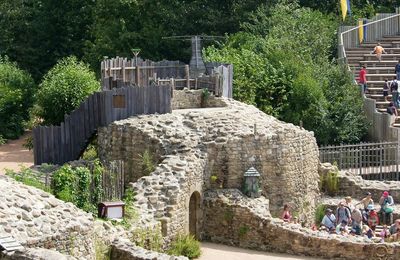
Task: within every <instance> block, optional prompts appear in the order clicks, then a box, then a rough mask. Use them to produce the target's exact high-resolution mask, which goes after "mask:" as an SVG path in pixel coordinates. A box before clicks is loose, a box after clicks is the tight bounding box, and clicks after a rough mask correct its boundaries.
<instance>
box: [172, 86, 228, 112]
mask: <svg viewBox="0 0 400 260" xmlns="http://www.w3.org/2000/svg"><path fill="white" fill-rule="evenodd" d="M202 95H203V90H202V89H199V90H188V89H184V90H175V91H173V93H172V109H173V110H175V109H188V108H201V107H202V102H201V101H202ZM226 105H227V104H226V103H225V102H224V101H223V100H222V99H220V98H216V97H215V96H213V95H210V96H209V97H208V98H207V99H206V100H205V101H203V106H205V107H225V106H226Z"/></svg>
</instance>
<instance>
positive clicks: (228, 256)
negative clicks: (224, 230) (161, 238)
mask: <svg viewBox="0 0 400 260" xmlns="http://www.w3.org/2000/svg"><path fill="white" fill-rule="evenodd" d="M201 253H202V255H201V256H200V258H199V260H222V259H225V260H284V259H287V260H317V259H321V258H312V257H306V256H293V255H288V254H275V253H267V252H261V251H255V250H249V249H243V248H237V247H231V246H225V245H220V244H213V243H206V242H202V243H201Z"/></svg>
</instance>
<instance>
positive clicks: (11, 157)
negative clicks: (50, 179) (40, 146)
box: [0, 132, 33, 174]
mask: <svg viewBox="0 0 400 260" xmlns="http://www.w3.org/2000/svg"><path fill="white" fill-rule="evenodd" d="M29 135H30V133H29V132H28V133H26V134H24V135H23V136H21V137H20V138H19V139H18V140H12V141H8V142H7V143H6V144H4V145H0V174H4V173H5V170H4V169H11V170H19V169H20V168H21V165H24V166H26V167H30V166H32V165H33V151H29V150H28V149H26V148H24V147H23V146H22V144H23V143H24V142H25V138H27V137H28V136H29Z"/></svg>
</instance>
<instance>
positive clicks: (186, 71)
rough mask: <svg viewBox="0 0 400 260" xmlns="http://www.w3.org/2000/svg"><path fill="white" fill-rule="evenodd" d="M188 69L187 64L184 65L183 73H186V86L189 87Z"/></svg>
mask: <svg viewBox="0 0 400 260" xmlns="http://www.w3.org/2000/svg"><path fill="white" fill-rule="evenodd" d="M189 73H190V71H189V65H185V74H186V87H187V88H188V89H190V74H189Z"/></svg>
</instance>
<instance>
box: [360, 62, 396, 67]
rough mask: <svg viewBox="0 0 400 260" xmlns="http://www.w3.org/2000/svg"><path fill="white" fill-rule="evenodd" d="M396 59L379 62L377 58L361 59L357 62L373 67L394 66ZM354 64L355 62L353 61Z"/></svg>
mask: <svg viewBox="0 0 400 260" xmlns="http://www.w3.org/2000/svg"><path fill="white" fill-rule="evenodd" d="M397 62H398V61H397V60H382V61H381V62H379V61H378V60H362V61H360V62H359V64H361V65H366V67H368V65H369V66H374V67H393V68H394V66H396V64H397ZM355 64H356V63H355Z"/></svg>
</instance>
